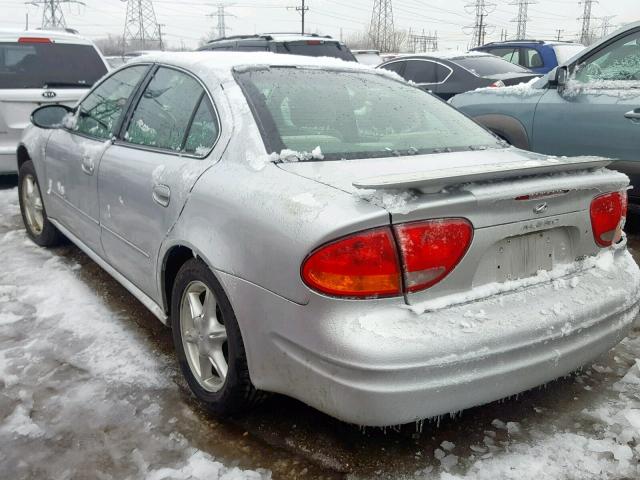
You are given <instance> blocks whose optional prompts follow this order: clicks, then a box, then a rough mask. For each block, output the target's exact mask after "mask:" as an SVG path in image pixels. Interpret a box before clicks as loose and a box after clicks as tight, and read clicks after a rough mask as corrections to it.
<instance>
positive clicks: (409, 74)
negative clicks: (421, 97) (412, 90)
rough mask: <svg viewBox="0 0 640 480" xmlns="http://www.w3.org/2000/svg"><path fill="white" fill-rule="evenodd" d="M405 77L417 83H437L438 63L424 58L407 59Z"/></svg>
mask: <svg viewBox="0 0 640 480" xmlns="http://www.w3.org/2000/svg"><path fill="white" fill-rule="evenodd" d="M403 76H404V78H405V79H407V80H409V81H411V82H415V83H437V81H438V80H437V78H436V64H435V63H434V62H429V61H424V60H407V66H406V67H405V69H404V74H403Z"/></svg>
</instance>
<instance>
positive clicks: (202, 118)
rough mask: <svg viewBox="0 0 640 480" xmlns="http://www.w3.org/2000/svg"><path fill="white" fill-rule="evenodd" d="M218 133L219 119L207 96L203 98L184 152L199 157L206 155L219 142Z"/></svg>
mask: <svg viewBox="0 0 640 480" xmlns="http://www.w3.org/2000/svg"><path fill="white" fill-rule="evenodd" d="M218 131H219V126H218V119H217V117H216V115H215V113H214V111H213V107H212V106H211V102H210V101H209V99H208V98H207V97H206V96H203V97H202V100H201V101H200V106H199V107H198V110H197V111H196V114H195V115H194V117H193V122H192V123H191V128H190V129H189V134H188V135H187V141H186V142H185V144H184V151H185V152H187V153H192V154H195V155H198V156H203V155H206V154H207V153H209V150H211V148H212V147H213V144H214V143H215V141H216V140H217V138H218Z"/></svg>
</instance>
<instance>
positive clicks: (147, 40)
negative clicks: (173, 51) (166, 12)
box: [122, 0, 162, 50]
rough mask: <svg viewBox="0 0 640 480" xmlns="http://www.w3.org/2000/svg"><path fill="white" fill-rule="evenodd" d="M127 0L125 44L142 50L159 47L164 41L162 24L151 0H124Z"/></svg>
mask: <svg viewBox="0 0 640 480" xmlns="http://www.w3.org/2000/svg"><path fill="white" fill-rule="evenodd" d="M122 1H123V2H125V1H126V2H127V16H126V19H125V21H124V44H125V46H126V45H129V47H135V48H140V49H142V50H147V49H152V48H158V47H160V45H161V43H162V39H161V36H160V26H159V25H158V20H157V19H156V12H155V10H154V8H153V2H152V1H151V0H122Z"/></svg>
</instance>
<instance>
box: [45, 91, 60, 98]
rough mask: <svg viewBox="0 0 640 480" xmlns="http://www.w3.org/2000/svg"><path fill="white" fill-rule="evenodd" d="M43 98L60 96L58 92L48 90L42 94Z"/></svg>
mask: <svg viewBox="0 0 640 480" xmlns="http://www.w3.org/2000/svg"><path fill="white" fill-rule="evenodd" d="M42 96H43V97H44V98H55V97H57V96H58V94H57V93H56V92H53V91H51V90H47V91H45V92H42Z"/></svg>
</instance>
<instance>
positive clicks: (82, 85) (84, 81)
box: [0, 29, 108, 175]
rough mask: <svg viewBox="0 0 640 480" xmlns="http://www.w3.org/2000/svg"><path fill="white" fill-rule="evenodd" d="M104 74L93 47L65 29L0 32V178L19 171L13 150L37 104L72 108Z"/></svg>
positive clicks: (100, 58) (6, 30)
mask: <svg viewBox="0 0 640 480" xmlns="http://www.w3.org/2000/svg"><path fill="white" fill-rule="evenodd" d="M107 71H108V67H107V64H106V62H105V60H104V58H103V57H102V55H101V54H100V51H99V50H98V49H97V48H96V46H95V45H94V44H93V43H92V42H91V41H90V40H87V39H85V38H82V37H80V36H78V35H76V34H73V33H68V32H64V31H46V30H17V29H15V30H8V29H0V175H5V174H13V175H15V174H16V173H17V171H18V170H17V169H18V167H17V164H16V148H17V146H18V143H19V142H20V137H21V136H22V131H23V130H24V129H25V127H27V125H29V116H30V115H31V112H32V111H33V109H35V108H37V107H39V106H41V105H49V104H58V103H61V104H64V105H70V106H71V105H75V104H76V103H77V102H78V100H79V99H80V98H82V97H83V96H84V95H85V94H86V93H87V91H88V90H89V89H90V88H91V87H92V86H93V84H94V83H95V82H96V81H97V80H98V79H100V77H102V76H103V75H104V74H106V73H107Z"/></svg>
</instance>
